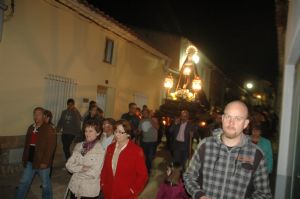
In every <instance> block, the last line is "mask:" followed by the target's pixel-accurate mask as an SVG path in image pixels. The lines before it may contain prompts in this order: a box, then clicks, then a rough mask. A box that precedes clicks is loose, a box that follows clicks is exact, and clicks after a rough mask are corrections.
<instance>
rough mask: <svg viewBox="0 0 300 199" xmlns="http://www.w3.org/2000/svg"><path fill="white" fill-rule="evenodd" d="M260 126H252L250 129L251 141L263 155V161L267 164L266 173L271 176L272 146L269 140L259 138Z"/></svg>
mask: <svg viewBox="0 0 300 199" xmlns="http://www.w3.org/2000/svg"><path fill="white" fill-rule="evenodd" d="M261 134H262V126H261V124H254V125H253V126H252V127H251V140H252V142H253V143H254V144H256V145H257V146H258V147H259V148H260V149H261V150H262V151H263V152H264V155H265V160H266V163H267V168H268V173H269V174H271V173H272V171H273V151H272V144H271V142H270V140H268V139H267V138H264V137H262V136H261Z"/></svg>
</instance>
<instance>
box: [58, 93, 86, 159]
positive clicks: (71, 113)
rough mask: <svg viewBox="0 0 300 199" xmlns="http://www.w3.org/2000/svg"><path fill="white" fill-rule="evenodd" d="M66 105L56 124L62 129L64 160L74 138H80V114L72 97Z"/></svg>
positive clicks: (68, 154)
mask: <svg viewBox="0 0 300 199" xmlns="http://www.w3.org/2000/svg"><path fill="white" fill-rule="evenodd" d="M67 106H68V107H67V109H66V110H64V111H63V112H62V113H61V117H60V119H59V121H58V124H57V129H58V131H61V130H62V136H61V140H62V143H63V150H64V153H65V157H66V160H68V159H69V157H70V156H71V152H70V146H71V144H72V142H73V140H74V138H75V137H77V138H80V135H81V115H80V113H79V111H78V110H77V109H76V107H75V101H74V99H72V98H71V99H68V101H67Z"/></svg>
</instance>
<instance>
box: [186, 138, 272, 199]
mask: <svg viewBox="0 0 300 199" xmlns="http://www.w3.org/2000/svg"><path fill="white" fill-rule="evenodd" d="M221 134H222V132H220V133H218V134H217V135H216V136H214V137H209V138H206V139H204V140H203V141H202V142H201V143H200V144H199V145H198V148H197V151H196V152H195V154H194V155H193V158H192V160H191V162H190V165H189V167H188V168H187V171H186V172H185V173H184V175H183V179H184V182H185V187H186V189H187V191H188V193H189V194H190V195H191V196H192V198H193V199H199V198H200V197H201V196H207V197H209V198H210V199H241V198H258V199H260V198H272V195H271V191H270V188H269V179H268V171H267V167H266V164H265V160H264V155H263V153H262V151H261V150H260V149H259V148H258V147H257V146H256V145H255V144H253V143H251V141H250V139H249V137H248V136H246V135H244V134H243V135H242V142H241V144H240V145H239V146H236V147H232V148H228V147H227V146H226V145H224V144H223V143H222V142H221Z"/></svg>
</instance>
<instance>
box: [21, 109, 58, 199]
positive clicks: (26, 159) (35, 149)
mask: <svg viewBox="0 0 300 199" xmlns="http://www.w3.org/2000/svg"><path fill="white" fill-rule="evenodd" d="M43 111H44V110H43V108H41V107H37V108H35V109H34V124H32V125H30V126H29V128H28V130H27V134H26V138H25V146H24V152H23V165H24V167H25V169H24V171H23V174H22V177H21V180H20V184H19V186H18V190H17V195H16V198H17V199H23V198H25V197H26V194H27V192H28V190H29V188H30V185H31V182H32V179H33V177H34V175H35V174H36V173H38V174H39V176H40V177H41V179H42V188H43V192H42V198H43V199H45V198H47V199H48V198H50V199H51V198H52V187H51V181H50V177H49V174H50V167H51V165H52V160H53V159H52V157H53V153H54V150H55V147H56V133H55V131H54V128H53V127H52V126H51V125H50V124H46V123H44V117H43Z"/></svg>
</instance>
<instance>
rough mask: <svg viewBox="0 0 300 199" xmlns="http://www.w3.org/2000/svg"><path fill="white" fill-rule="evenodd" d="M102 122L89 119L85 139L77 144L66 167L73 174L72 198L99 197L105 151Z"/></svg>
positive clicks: (70, 187)
mask: <svg viewBox="0 0 300 199" xmlns="http://www.w3.org/2000/svg"><path fill="white" fill-rule="evenodd" d="M100 133H101V124H100V123H99V121H97V120H88V121H86V124H85V141H83V142H80V143H78V144H76V146H75V148H74V150H73V153H72V156H71V157H70V158H69V159H68V161H67V163H66V168H67V170H68V171H69V172H71V173H72V174H73V175H72V177H71V180H70V182H69V185H68V188H69V190H70V191H71V199H76V198H80V199H97V198H98V196H99V194H100V184H99V180H100V173H101V169H102V164H103V159H104V154H105V151H104V149H103V147H102V145H101V143H100V141H99V139H98V138H99V136H100Z"/></svg>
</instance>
